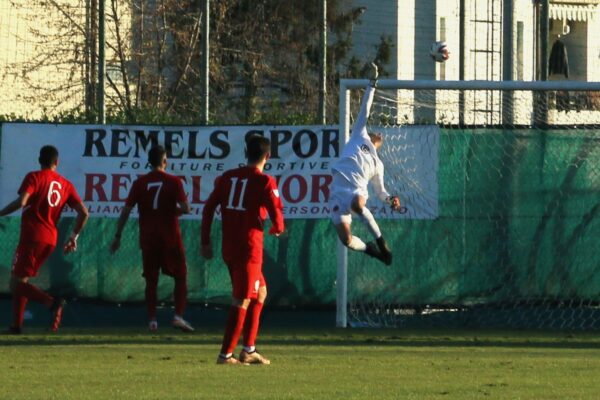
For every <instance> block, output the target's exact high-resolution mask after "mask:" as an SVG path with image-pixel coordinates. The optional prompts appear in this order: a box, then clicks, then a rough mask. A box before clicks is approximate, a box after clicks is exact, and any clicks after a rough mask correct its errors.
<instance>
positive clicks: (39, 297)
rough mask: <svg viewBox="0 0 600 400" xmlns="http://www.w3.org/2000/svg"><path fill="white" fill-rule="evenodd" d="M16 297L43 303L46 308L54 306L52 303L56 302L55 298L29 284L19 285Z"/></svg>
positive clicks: (21, 283)
mask: <svg viewBox="0 0 600 400" xmlns="http://www.w3.org/2000/svg"><path fill="white" fill-rule="evenodd" d="M15 295H16V296H17V297H27V298H28V299H29V300H33V301H35V302H37V303H42V304H44V305H45V306H46V307H50V306H52V302H53V301H54V298H53V297H52V296H50V295H49V294H48V293H46V292H44V291H43V290H42V289H40V288H38V287H36V286H33V285H32V284H31V283H27V282H19V283H17V288H16V289H15Z"/></svg>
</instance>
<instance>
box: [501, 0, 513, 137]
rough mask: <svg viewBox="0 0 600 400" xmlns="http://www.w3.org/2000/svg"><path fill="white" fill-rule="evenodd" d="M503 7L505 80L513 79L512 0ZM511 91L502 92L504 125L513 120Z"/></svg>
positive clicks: (505, 2) (507, 0)
mask: <svg viewBox="0 0 600 400" xmlns="http://www.w3.org/2000/svg"><path fill="white" fill-rule="evenodd" d="M503 6H504V9H503V10H502V12H503V15H502V22H503V23H502V30H503V35H502V37H503V39H502V79H503V80H505V81H512V80H514V74H513V66H514V50H515V49H514V29H513V21H514V11H515V5H514V3H513V0H504V2H503ZM513 94H514V92H513V91H504V92H503V93H502V123H503V124H505V125H509V124H512V122H513V97H514V96H513Z"/></svg>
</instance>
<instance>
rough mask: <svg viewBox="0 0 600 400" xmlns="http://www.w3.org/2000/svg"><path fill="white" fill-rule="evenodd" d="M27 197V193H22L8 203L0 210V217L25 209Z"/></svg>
mask: <svg viewBox="0 0 600 400" xmlns="http://www.w3.org/2000/svg"><path fill="white" fill-rule="evenodd" d="M29 196H30V194H29V192H23V193H21V194H19V197H17V198H16V199H14V200H13V201H11V202H10V203H8V204H7V205H6V207H4V208H3V209H2V210H0V217H4V216H5V215H9V214H12V213H14V212H15V211H17V210H20V209H21V208H23V207H25V204H27V201H28V200H29Z"/></svg>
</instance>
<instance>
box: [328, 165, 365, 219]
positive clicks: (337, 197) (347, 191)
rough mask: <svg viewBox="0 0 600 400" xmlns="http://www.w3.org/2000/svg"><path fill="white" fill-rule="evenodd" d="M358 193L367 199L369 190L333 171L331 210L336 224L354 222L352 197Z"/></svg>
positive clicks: (330, 197)
mask: <svg viewBox="0 0 600 400" xmlns="http://www.w3.org/2000/svg"><path fill="white" fill-rule="evenodd" d="M356 195H360V196H363V197H364V198H365V199H366V198H368V196H369V192H368V191H366V190H364V189H361V188H357V187H356V186H354V185H352V183H350V182H348V180H347V179H346V178H344V177H343V176H342V175H340V174H339V173H338V172H336V171H333V181H332V182H331V186H330V187H329V208H330V210H331V220H332V221H333V223H334V224H335V225H338V224H340V223H345V224H351V223H352V199H354V197H355V196H356Z"/></svg>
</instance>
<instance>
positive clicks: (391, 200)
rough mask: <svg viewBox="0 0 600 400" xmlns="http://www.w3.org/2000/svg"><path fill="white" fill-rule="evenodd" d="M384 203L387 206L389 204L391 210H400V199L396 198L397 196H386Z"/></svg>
mask: <svg viewBox="0 0 600 400" xmlns="http://www.w3.org/2000/svg"><path fill="white" fill-rule="evenodd" d="M385 202H386V203H387V204H389V206H390V207H391V208H392V210H395V211H399V210H400V208H401V206H400V197H398V196H388V197H387V198H386V199H385Z"/></svg>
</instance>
